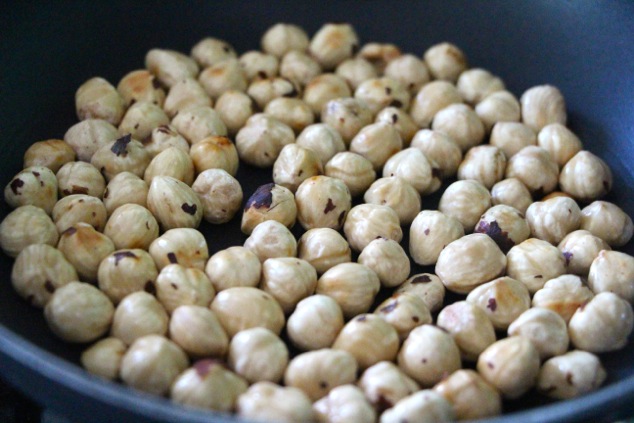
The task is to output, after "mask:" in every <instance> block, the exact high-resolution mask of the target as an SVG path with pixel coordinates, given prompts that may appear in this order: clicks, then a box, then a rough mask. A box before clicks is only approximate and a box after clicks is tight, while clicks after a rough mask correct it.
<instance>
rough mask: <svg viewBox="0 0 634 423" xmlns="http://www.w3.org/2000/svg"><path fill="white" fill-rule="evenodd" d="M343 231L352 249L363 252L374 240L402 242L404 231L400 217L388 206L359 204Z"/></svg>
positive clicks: (352, 211) (354, 208)
mask: <svg viewBox="0 0 634 423" xmlns="http://www.w3.org/2000/svg"><path fill="white" fill-rule="evenodd" d="M343 231H344V233H345V235H346V239H347V240H348V242H349V243H350V247H351V248H352V249H353V250H354V251H362V250H363V249H364V248H365V246H366V245H368V244H369V243H370V242H371V241H372V240H373V239H375V238H377V237H383V238H387V239H393V240H394V241H396V242H401V239H402V238H403V231H402V229H401V225H400V221H399V219H398V215H397V214H396V212H395V211H394V210H392V209H391V208H390V207H388V206H383V205H379V204H359V205H357V206H354V207H353V208H352V209H350V212H349V213H348V217H347V218H346V221H345V224H344V225H343Z"/></svg>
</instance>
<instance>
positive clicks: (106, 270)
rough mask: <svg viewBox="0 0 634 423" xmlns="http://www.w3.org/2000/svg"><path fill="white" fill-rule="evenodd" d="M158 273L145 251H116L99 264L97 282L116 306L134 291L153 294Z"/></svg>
mask: <svg viewBox="0 0 634 423" xmlns="http://www.w3.org/2000/svg"><path fill="white" fill-rule="evenodd" d="M157 276H158V271H157V270H156V265H155V264H154V260H152V256H150V254H149V253H148V252H146V251H145V250H140V249H133V250H117V251H115V252H113V253H111V254H110V255H108V256H107V257H106V258H104V259H103V260H102V261H101V263H100V264H99V269H98V271H97V280H98V285H99V289H101V290H102V291H103V292H104V293H105V294H106V295H107V296H108V298H110V300H111V301H112V302H113V303H115V304H118V303H119V302H120V301H121V300H122V299H123V298H124V297H125V296H127V295H128V294H131V293H133V292H136V291H143V290H145V291H150V292H154V290H155V287H154V283H155V281H156V277H157Z"/></svg>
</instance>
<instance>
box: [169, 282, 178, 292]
mask: <svg viewBox="0 0 634 423" xmlns="http://www.w3.org/2000/svg"><path fill="white" fill-rule="evenodd" d="M170 286H171V287H172V289H173V290H175V291H178V285H176V284H175V283H174V282H172V283H170Z"/></svg>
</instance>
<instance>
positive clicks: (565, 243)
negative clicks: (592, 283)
mask: <svg viewBox="0 0 634 423" xmlns="http://www.w3.org/2000/svg"><path fill="white" fill-rule="evenodd" d="M557 248H559V250H560V251H561V253H562V254H563V255H564V258H565V259H566V268H567V270H566V272H567V273H572V274H575V275H579V276H582V277H584V278H585V277H588V272H589V271H590V265H591V264H592V262H593V261H594V259H595V258H596V257H597V256H598V255H599V253H600V252H601V251H603V250H611V248H610V246H609V245H608V244H607V243H606V242H605V241H604V240H602V239H601V238H599V237H597V236H594V235H592V234H591V233H590V232H588V231H584V230H578V231H574V232H570V233H569V234H568V235H566V237H565V238H564V239H562V240H561V242H560V243H559V245H558V246H557Z"/></svg>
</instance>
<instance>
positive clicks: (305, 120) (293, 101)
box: [264, 97, 315, 134]
mask: <svg viewBox="0 0 634 423" xmlns="http://www.w3.org/2000/svg"><path fill="white" fill-rule="evenodd" d="M264 113H265V114H266V115H268V116H271V117H273V118H275V119H277V120H279V121H280V122H282V123H284V124H286V125H288V126H289V127H290V128H291V129H293V131H295V134H299V133H300V132H302V130H303V129H304V128H306V127H307V126H309V125H312V124H313V123H314V121H315V117H314V115H313V112H312V110H311V107H310V105H308V104H307V103H306V102H304V101H303V100H300V99H299V98H287V97H278V98H274V99H273V100H271V101H269V102H268V103H267V105H266V107H265V108H264Z"/></svg>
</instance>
